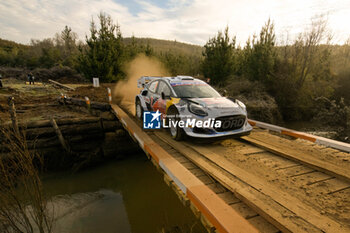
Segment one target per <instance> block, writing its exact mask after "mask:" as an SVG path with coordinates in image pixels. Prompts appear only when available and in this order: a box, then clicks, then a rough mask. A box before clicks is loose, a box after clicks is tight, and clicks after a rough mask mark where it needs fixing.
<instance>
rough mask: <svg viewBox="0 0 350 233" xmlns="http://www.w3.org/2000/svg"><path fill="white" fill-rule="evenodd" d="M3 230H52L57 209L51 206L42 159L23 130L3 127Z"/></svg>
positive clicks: (0, 181) (0, 199) (0, 204)
mask: <svg viewBox="0 0 350 233" xmlns="http://www.w3.org/2000/svg"><path fill="white" fill-rule="evenodd" d="M0 135H1V141H0V145H1V146H2V147H3V148H5V149H6V150H8V152H9V153H8V156H7V157H4V156H2V157H0V231H1V232H40V233H44V232H51V231H52V225H53V212H52V210H51V211H49V210H48V202H47V199H46V197H45V195H44V192H43V189H42V184H41V180H40V177H39V171H40V168H41V165H42V160H41V158H40V156H38V155H37V154H36V153H35V152H34V151H30V150H29V149H28V147H27V143H26V140H25V137H24V135H23V134H22V133H14V131H13V130H12V129H6V128H1V129H0Z"/></svg>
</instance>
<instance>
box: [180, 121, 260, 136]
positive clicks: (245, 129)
mask: <svg viewBox="0 0 350 233" xmlns="http://www.w3.org/2000/svg"><path fill="white" fill-rule="evenodd" d="M252 129H253V127H252V126H251V125H250V124H249V123H248V121H246V123H245V124H244V125H243V127H241V128H239V129H236V130H230V131H225V132H217V131H216V130H215V129H213V128H207V129H205V130H206V133H204V132H203V133H198V132H196V130H195V129H194V128H183V130H184V131H185V133H186V134H187V135H188V136H190V137H196V138H215V137H224V136H233V135H234V136H244V135H248V134H249V133H250V131H252Z"/></svg>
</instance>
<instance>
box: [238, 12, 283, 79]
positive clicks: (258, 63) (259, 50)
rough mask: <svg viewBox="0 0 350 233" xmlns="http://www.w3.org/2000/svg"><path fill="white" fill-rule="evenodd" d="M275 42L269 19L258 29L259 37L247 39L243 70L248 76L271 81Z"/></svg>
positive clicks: (274, 61) (275, 56) (274, 58)
mask: <svg viewBox="0 0 350 233" xmlns="http://www.w3.org/2000/svg"><path fill="white" fill-rule="evenodd" d="M275 43H276V39H275V31H274V24H273V22H272V21H271V20H270V19H269V20H268V21H267V22H266V24H265V25H264V26H263V27H262V29H261V31H260V37H259V38H258V39H256V37H255V36H254V37H253V40H248V41H247V44H246V47H245V49H244V60H245V62H244V63H245V64H244V67H243V70H244V72H245V74H246V75H247V76H248V77H249V78H251V79H253V80H258V81H262V82H264V83H270V82H271V80H272V78H273V74H274V72H275V65H276V59H277V53H276V48H275Z"/></svg>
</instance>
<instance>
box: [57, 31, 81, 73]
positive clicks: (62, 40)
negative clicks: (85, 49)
mask: <svg viewBox="0 0 350 233" xmlns="http://www.w3.org/2000/svg"><path fill="white" fill-rule="evenodd" d="M77 38H78V35H77V34H76V33H75V32H73V31H72V29H71V28H70V27H68V26H67V25H66V26H65V27H64V29H63V31H62V32H61V33H60V34H57V35H56V46H57V47H59V48H60V51H61V56H62V64H63V65H66V66H69V67H73V66H74V60H75V59H76V56H77V54H78V47H77Z"/></svg>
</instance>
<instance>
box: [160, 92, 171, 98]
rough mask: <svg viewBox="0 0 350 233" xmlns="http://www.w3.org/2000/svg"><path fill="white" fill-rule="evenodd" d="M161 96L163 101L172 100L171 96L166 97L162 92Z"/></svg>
mask: <svg viewBox="0 0 350 233" xmlns="http://www.w3.org/2000/svg"><path fill="white" fill-rule="evenodd" d="M161 96H162V99H163V100H165V99H170V95H165V94H164V92H162V94H161Z"/></svg>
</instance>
